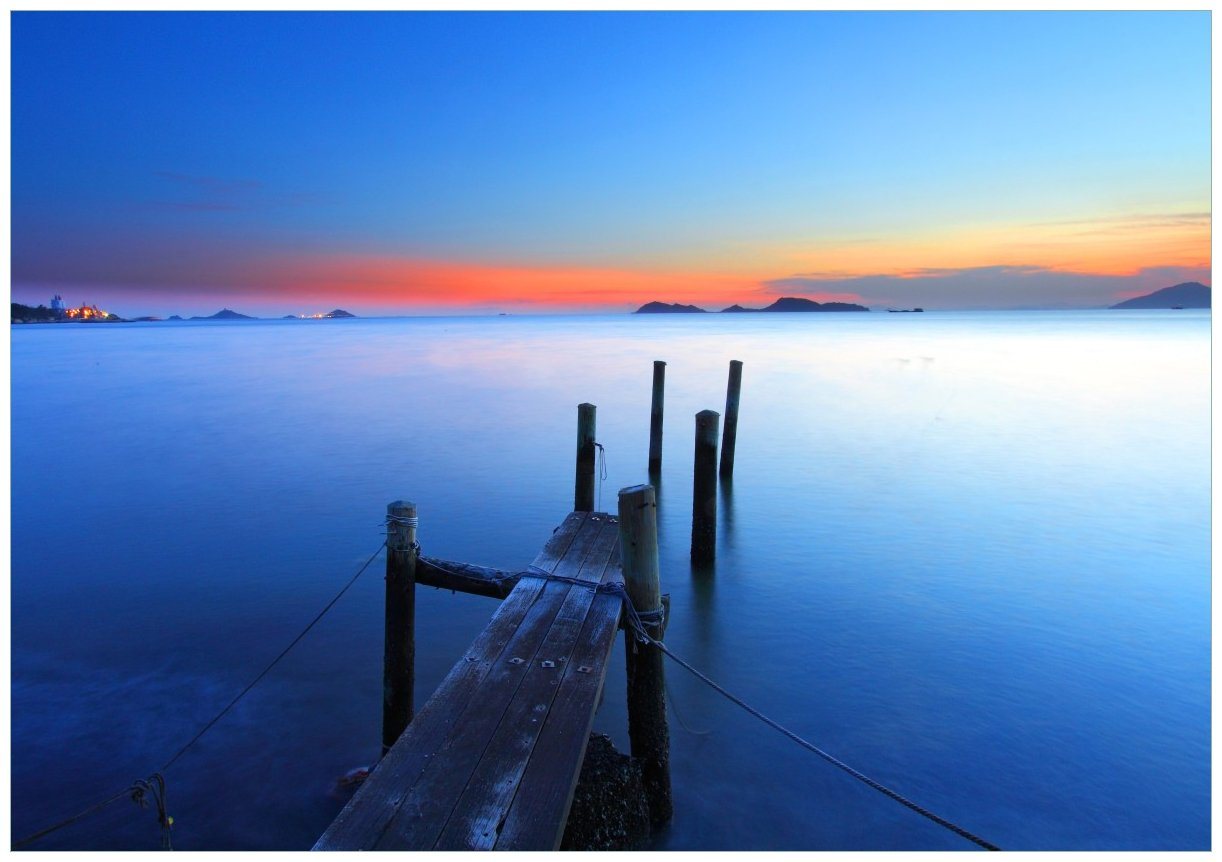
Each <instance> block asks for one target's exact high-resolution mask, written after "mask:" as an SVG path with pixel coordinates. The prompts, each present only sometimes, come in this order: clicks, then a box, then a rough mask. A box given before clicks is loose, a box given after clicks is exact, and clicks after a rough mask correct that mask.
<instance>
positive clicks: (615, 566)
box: [495, 547, 623, 850]
mask: <svg viewBox="0 0 1222 862" xmlns="http://www.w3.org/2000/svg"><path fill="white" fill-rule="evenodd" d="M618 578H619V549H618V547H617V548H616V551H615V553H614V554H613V555H612V557H611V559H610V561H609V562H608V566H607V569H606V572H605V574H604V580H606V581H612V580H618ZM622 607H623V605H622V602H621V600H620V597H619V596H616V595H607V594H600V595H598V596H596V597H595V599H594V604H593V605H592V606H591V608H590V612H589V613H588V614H586V620H585V624H584V626H583V627H582V631H581V633H580V634H579V635H578V637H577V648H576V649H575V650H574V652H573V654H572V655H571V656H570V657H569V661H568V662H567V663H566V666H565V669H564V674H563V676H562V677H561V679H560V684H559V689H558V691H557V692H556V697H555V700H553V701H552V708H551V712H550V713H549V714H548V720H547V723H546V724H545V725H544V727H543V729H542V731H541V732H540V734H539V739H538V742H536V743H535V750H536V751H537V752H546V753H547V756H546V757H544V756H538V755H537V756H535V757H533V758H531V760H530V762H529V763H528V764H527V766H526V770H525V772H524V773H523V774H522V778H521V781H520V782H519V783H518V788H517V793H516V794H515V796H514V799H513V802H512V804H511V805H510V807H509V811H508V813H507V814H506V816H505V818H504V820H503V822H502V824H501V827H500V833H499V835H498V837H497V841H496V845H495V847H496V849H497V850H546V849H552V850H554V849H556V848H558V847H559V846H560V840H561V838H562V837H563V836H564V824H565V822H566V821H567V820H568V814H569V808H570V807H571V806H572V804H573V792H574V790H575V789H576V787H577V779H578V777H579V775H580V773H581V763H582V761H583V760H584V758H585V751H586V743H587V742H588V741H589V738H590V728H591V727H592V726H593V724H594V713H595V711H596V709H597V704H598V702H599V698H600V697H601V695H602V690H603V685H604V683H605V681H606V677H607V664H608V662H609V661H610V659H611V650H612V648H613V646H614V645H615V635H616V631H617V630H618V628H619V619H620V611H621V609H622ZM581 668H588V669H589V670H588V671H586V672H582V671H581Z"/></svg>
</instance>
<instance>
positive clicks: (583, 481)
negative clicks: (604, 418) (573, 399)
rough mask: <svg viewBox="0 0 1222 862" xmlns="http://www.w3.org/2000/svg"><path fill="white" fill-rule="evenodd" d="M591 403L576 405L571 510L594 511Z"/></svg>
mask: <svg viewBox="0 0 1222 862" xmlns="http://www.w3.org/2000/svg"><path fill="white" fill-rule="evenodd" d="M597 410H598V408H597V407H595V406H594V405H593V404H578V405H577V480H576V482H575V483H574V486H573V511H574V512H593V511H594V440H595V427H594V426H595V414H596V412H597Z"/></svg>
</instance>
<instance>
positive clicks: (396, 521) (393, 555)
mask: <svg viewBox="0 0 1222 862" xmlns="http://www.w3.org/2000/svg"><path fill="white" fill-rule="evenodd" d="M419 552H420V547H419V545H417V544H416V504H415V503H408V502H405V501H403V500H396V501H395V502H393V503H391V504H390V505H389V506H387V507H386V634H385V652H384V654H383V659H382V754H383V755H385V754H386V752H388V751H390V747H391V746H392V745H394V744H395V740H397V739H398V738H399V735H400V734H402V733H403V731H404V730H406V729H407V725H408V723H409V722H411V720H412V713H413V706H412V690H413V689H414V688H415V685H416V557H417V555H418V554H419Z"/></svg>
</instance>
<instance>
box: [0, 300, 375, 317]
mask: <svg viewBox="0 0 1222 862" xmlns="http://www.w3.org/2000/svg"><path fill="white" fill-rule="evenodd" d="M10 305H11V311H12V315H11V318H10V319H11V320H12V322H13V323H74V322H75V323H161V322H163V320H162V318H160V317H157V316H155V315H142V316H140V317H133V318H122V317H119V315H117V314H111V313H110V312H108V311H102V310H101V309H100V308H98V307H97V306H94V305H82V306H80V307H78V308H69V307H68V306H67V304H66V303H65V302H64V300H63V297H61V296H60V295H59V294H56V295H55V296H53V297H52V298H51V307H50V308H48V307H47V306H45V305H38V306H30V305H22V304H21V303H20V302H12V303H10ZM355 317H356V315H355V314H353V313H352V312H350V311H345V310H344V309H342V308H334V309H332V310H331V311H328V312H326V313H325V314H324V313H318V314H286V315H285V316H284V319H285V320H338V319H342V318H355ZM182 319H183V318H182V317H180V316H179V315H177V314H171V315H170V316H169V317H167V318H165V320H179V321H180V320H182ZM188 319H190V320H258V319H259V318H257V317H251V316H250V315H249V314H240V313H238V312H236V311H234V310H233V309H231V308H222V309H221V310H220V311H218V312H217V313H216V314H209V315H207V316H204V315H196V316H195V317H191V318H188Z"/></svg>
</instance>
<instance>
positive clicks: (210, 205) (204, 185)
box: [144, 171, 327, 212]
mask: <svg viewBox="0 0 1222 862" xmlns="http://www.w3.org/2000/svg"><path fill="white" fill-rule="evenodd" d="M153 175H154V176H156V177H157V178H158V179H161V180H164V185H165V186H166V188H167V193H169V194H173V192H175V191H177V192H178V193H179V195H180V197H177V198H170V199H167V198H157V199H155V200H149V201H145V202H144V203H145V205H146V206H151V207H154V208H156V209H162V210H171V211H177V212H243V211H252V210H270V209H279V208H292V207H304V206H315V205H318V204H323V203H326V202H327V201H326V199H325V198H324V197H323V196H321V195H318V194H315V193H313V192H303V191H290V192H280V191H276V190H274V189H271V188H269V187H268V186H267V185H266V184H265V183H263V182H262V181H260V180H254V179H242V178H230V177H214V176H206V175H202V174H189V173H182V172H180V171H153Z"/></svg>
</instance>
